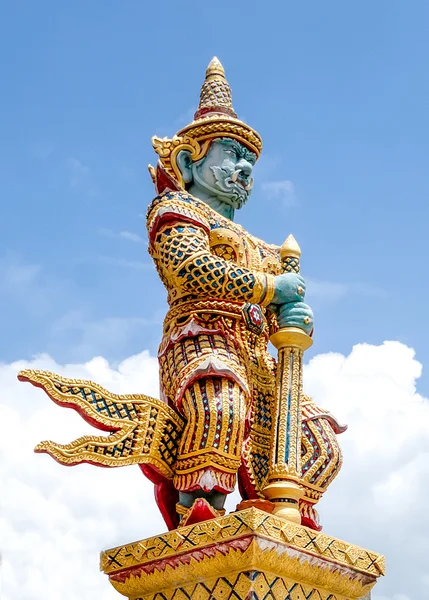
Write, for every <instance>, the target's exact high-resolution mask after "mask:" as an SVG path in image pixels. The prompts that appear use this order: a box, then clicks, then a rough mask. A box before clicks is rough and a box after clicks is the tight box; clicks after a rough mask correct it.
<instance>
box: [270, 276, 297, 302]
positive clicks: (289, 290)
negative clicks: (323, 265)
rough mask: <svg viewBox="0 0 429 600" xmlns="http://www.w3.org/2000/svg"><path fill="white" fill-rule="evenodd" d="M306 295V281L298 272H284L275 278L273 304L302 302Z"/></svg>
mask: <svg viewBox="0 0 429 600" xmlns="http://www.w3.org/2000/svg"><path fill="white" fill-rule="evenodd" d="M304 296H305V281H304V278H303V277H302V276H301V275H299V274H298V273H283V274H282V275H277V276H276V277H275V279H274V297H273V299H272V300H271V304H288V303H289V302H302V301H303V300H304Z"/></svg>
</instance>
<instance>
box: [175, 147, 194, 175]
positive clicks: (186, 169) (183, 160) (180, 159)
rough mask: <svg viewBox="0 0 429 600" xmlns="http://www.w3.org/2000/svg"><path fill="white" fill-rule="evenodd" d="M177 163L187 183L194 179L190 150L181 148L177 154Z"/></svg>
mask: <svg viewBox="0 0 429 600" xmlns="http://www.w3.org/2000/svg"><path fill="white" fill-rule="evenodd" d="M176 160H177V165H178V167H179V169H180V172H181V174H182V178H183V181H184V182H185V183H191V181H192V158H191V153H190V152H189V150H181V151H180V152H179V154H178V155H177V158H176Z"/></svg>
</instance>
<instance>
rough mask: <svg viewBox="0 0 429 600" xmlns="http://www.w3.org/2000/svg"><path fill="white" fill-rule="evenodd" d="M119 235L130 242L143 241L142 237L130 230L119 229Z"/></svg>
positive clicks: (137, 242)
mask: <svg viewBox="0 0 429 600" xmlns="http://www.w3.org/2000/svg"><path fill="white" fill-rule="evenodd" d="M119 235H120V236H121V238H123V239H124V240H129V241H130V242H135V243H136V244H141V243H142V242H144V238H142V237H141V236H140V235H138V234H137V233H133V232H132V231H121V232H120V233H119Z"/></svg>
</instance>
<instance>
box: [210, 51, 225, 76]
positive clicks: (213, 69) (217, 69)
mask: <svg viewBox="0 0 429 600" xmlns="http://www.w3.org/2000/svg"><path fill="white" fill-rule="evenodd" d="M215 75H220V77H223V78H224V79H225V81H226V77H225V69H224V68H223V65H222V63H221V62H220V60H219V59H218V57H217V56H213V58H212V59H211V61H210V62H209V66H208V67H207V69H206V79H208V78H209V77H214V76H215Z"/></svg>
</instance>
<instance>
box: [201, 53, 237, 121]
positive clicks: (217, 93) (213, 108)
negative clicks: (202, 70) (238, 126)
mask: <svg viewBox="0 0 429 600" xmlns="http://www.w3.org/2000/svg"><path fill="white" fill-rule="evenodd" d="M213 114H223V115H228V116H229V117H233V118H237V115H236V113H235V111H234V109H233V107H232V96H231V88H230V87H229V83H228V81H227V79H226V77H225V70H224V68H223V66H222V63H221V62H220V60H219V59H218V58H217V57H216V56H214V57H213V58H212V59H211V61H210V63H209V65H208V67H207V69H206V77H205V80H204V83H203V86H202V88H201V93H200V104H199V106H198V110H197V112H196V113H195V117H194V118H195V119H201V118H204V117H208V116H212V115H213Z"/></svg>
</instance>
